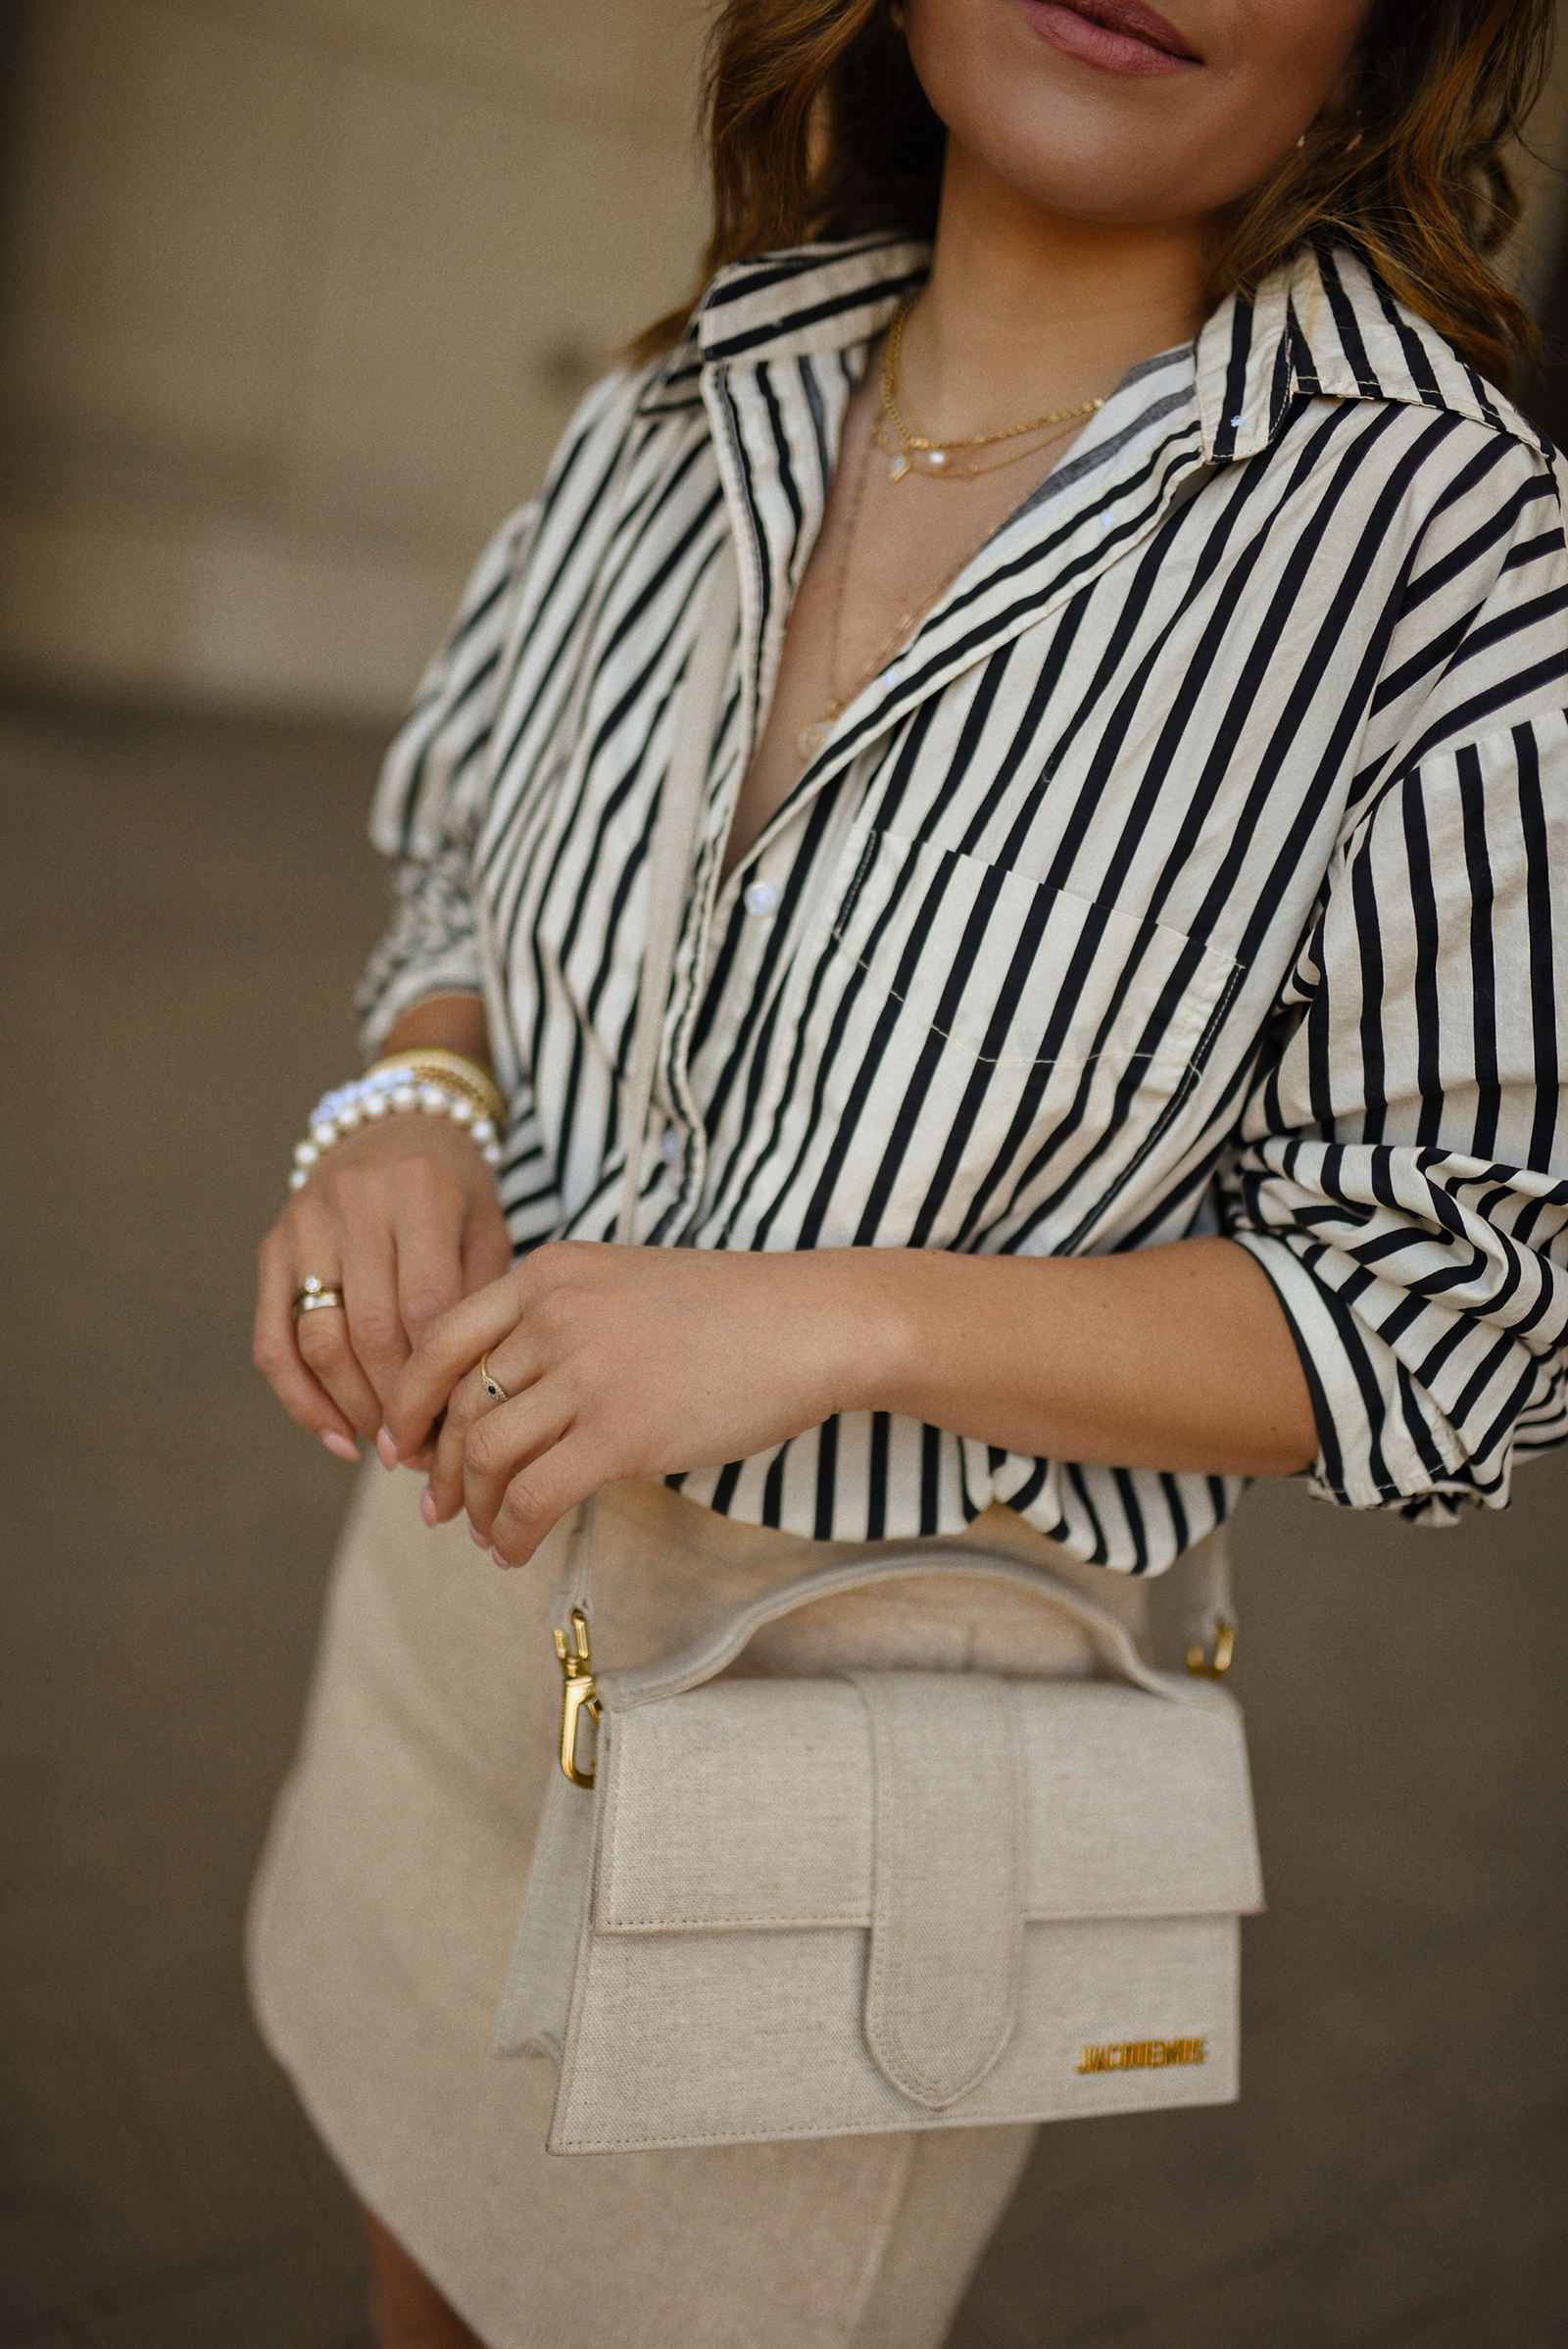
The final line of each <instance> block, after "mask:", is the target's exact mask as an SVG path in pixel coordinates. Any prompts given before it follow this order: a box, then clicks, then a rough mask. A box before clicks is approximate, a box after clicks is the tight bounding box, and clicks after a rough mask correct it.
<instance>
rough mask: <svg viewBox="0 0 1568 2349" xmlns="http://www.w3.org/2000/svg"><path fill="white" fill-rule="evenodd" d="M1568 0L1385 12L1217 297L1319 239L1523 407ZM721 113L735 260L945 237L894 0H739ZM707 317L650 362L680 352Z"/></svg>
mask: <svg viewBox="0 0 1568 2349" xmlns="http://www.w3.org/2000/svg"><path fill="white" fill-rule="evenodd" d="M1555 21H1556V9H1555V6H1554V4H1553V0H1375V5H1374V6H1373V8H1372V10H1371V14H1370V16H1369V18H1368V20H1367V24H1366V27H1365V30H1364V32H1363V34H1362V38H1361V61H1362V64H1361V74H1360V81H1359V85H1358V88H1357V92H1356V97H1357V104H1358V110H1359V111H1358V113H1357V115H1356V117H1355V120H1354V122H1343V121H1342V122H1337V123H1332V124H1331V123H1326V122H1325V123H1323V124H1314V125H1313V127H1312V128H1311V129H1310V130H1308V132H1307V134H1306V138H1305V143H1304V145H1302V146H1300V147H1299V148H1294V149H1293V150H1292V152H1291V153H1290V154H1289V155H1288V156H1287V157H1286V159H1285V161H1284V162H1283V163H1282V164H1281V165H1280V166H1279V167H1278V168H1277V170H1276V171H1274V172H1273V173H1272V174H1271V175H1270V176H1269V178H1268V179H1266V180H1265V181H1264V182H1263V184H1262V185H1261V186H1260V187H1258V188H1256V189H1254V190H1253V192H1252V193H1251V195H1250V196H1248V197H1245V198H1244V199H1243V200H1242V201H1241V203H1240V204H1238V205H1235V206H1233V207H1232V208H1231V209H1230V211H1229V213H1228V214H1227V215H1226V216H1225V217H1224V219H1223V220H1222V221H1221V222H1220V223H1219V224H1218V226H1217V230H1216V243H1215V252H1214V258H1213V269H1212V273H1211V277H1210V294H1211V297H1212V299H1213V300H1214V301H1216V302H1217V301H1218V300H1220V299H1221V297H1222V296H1224V295H1225V294H1227V293H1231V292H1235V291H1241V292H1250V291H1251V289H1252V288H1254V287H1255V286H1256V285H1257V284H1259V283H1260V281H1261V280H1262V279H1263V278H1264V277H1266V276H1267V275H1268V273H1269V271H1270V270H1271V269H1275V268H1276V267H1277V266H1278V265H1279V263H1280V262H1282V261H1283V260H1284V259H1285V258H1286V257H1287V255H1289V254H1290V253H1291V252H1293V251H1294V250H1295V249H1296V247H1297V246H1299V244H1301V243H1302V242H1303V241H1305V240H1307V239H1309V238H1319V239H1326V240H1329V241H1332V242H1335V243H1340V244H1346V245H1349V246H1350V247H1352V248H1353V250H1354V251H1356V252H1357V253H1359V254H1360V255H1361V256H1362V258H1363V259H1364V260H1365V261H1366V262H1368V263H1369V264H1370V266H1371V267H1372V268H1373V269H1375V270H1376V271H1377V273H1378V274H1379V276H1380V277H1382V278H1383V279H1384V281H1385V283H1386V284H1387V285H1389V286H1390V287H1391V288H1392V290H1393V291H1394V293H1396V294H1397V296H1398V298H1399V299H1400V301H1402V302H1404V303H1406V304H1408V306H1409V308H1410V309H1411V310H1413V311H1415V312H1416V313H1418V315H1419V316H1420V317H1422V318H1428V319H1430V320H1431V322H1432V324H1433V325H1434V326H1436V327H1437V328H1438V329H1439V331H1440V332H1441V333H1443V334H1445V335H1446V337H1447V339H1448V341H1449V342H1450V343H1452V345H1453V346H1454V348H1455V350H1456V351H1457V352H1458V353H1459V355H1460V357H1461V358H1462V359H1465V360H1467V361H1468V362H1469V364H1470V365H1471V366H1472V367H1475V368H1477V369H1478V370H1479V372H1480V373H1482V374H1484V375H1486V376H1488V377H1489V378H1490V379H1491V380H1492V381H1493V382H1494V383H1496V384H1499V385H1501V386H1502V387H1503V388H1504V389H1506V388H1507V387H1508V385H1509V383H1510V381H1511V379H1512V374H1513V365H1514V360H1515V358H1516V357H1518V356H1521V355H1527V354H1528V355H1532V356H1533V355H1535V354H1536V352H1537V351H1538V348H1539V338H1538V336H1537V332H1536V328H1535V325H1534V323H1533V321H1532V319H1531V318H1530V315H1529V313H1528V311H1527V310H1526V309H1525V307H1524V305H1523V303H1522V302H1521V301H1520V300H1519V298H1518V296H1517V295H1516V294H1514V293H1513V292H1512V291H1511V290H1510V289H1509V287H1508V286H1507V285H1506V284H1504V282H1503V281H1502V279H1501V278H1500V277H1499V276H1498V275H1497V273H1496V270H1495V269H1494V268H1493V267H1492V261H1491V257H1492V256H1493V255H1494V254H1495V252H1496V250H1497V248H1498V246H1499V245H1501V244H1502V242H1503V241H1504V239H1505V238H1506V237H1507V235H1508V233H1509V231H1510V230H1511V229H1512V228H1513V226H1514V224H1515V222H1516V221H1517V220H1518V218H1519V198H1518V195H1517V193H1516V191H1515V188H1514V184H1513V181H1512V179H1511V177H1510V175H1509V171H1508V167H1507V161H1506V157H1507V152H1508V149H1509V147H1510V146H1511V145H1512V144H1513V143H1514V142H1515V141H1516V140H1517V139H1518V138H1519V136H1520V134H1521V132H1522V129H1523V126H1524V122H1525V119H1526V117H1527V116H1528V114H1529V112H1530V110H1531V108H1532V106H1533V105H1534V104H1535V102H1536V99H1537V97H1538V96H1539V95H1540V92H1541V87H1542V84H1543V82H1544V79H1545V75H1546V71H1547V68H1548V66H1549V64H1550V59H1551V43H1552V32H1553V28H1554V25H1555ZM703 113H704V122H705V125H706V129H707V138H708V152H709V156H710V160H711V173H712V191H713V231H712V236H711V241H710V243H709V246H708V251H707V254H706V257H705V261H704V271H703V282H704V283H706V282H707V280H708V278H709V277H710V276H711V274H712V272H713V271H714V270H715V269H721V268H722V267H723V266H724V265H725V264H726V263H727V262H733V261H744V260H747V259H749V258H750V257H751V256H753V255H755V254H759V253H768V252H773V251H776V250H777V249H778V248H779V247H781V246H787V245H802V244H812V243H816V242H818V241H819V240H822V239H826V238H834V237H854V236H861V235H867V234H871V233H874V232H877V231H894V232H897V233H902V234H905V235H911V236H917V237H930V236H931V235H932V234H933V232H934V230H935V227H936V219H937V205H938V200H939V197H940V194H941V184H942V158H943V150H944V143H945V140H946V135H947V134H946V132H945V130H944V128H943V126H942V123H941V122H940V121H939V120H938V118H937V116H936V114H935V113H934V112H933V110H932V108H931V106H930V104H929V102H928V101H927V99H926V96H925V93H924V91H923V90H922V89H921V87H920V84H919V82H918V80H917V79H916V77H915V73H914V68H913V66H912V65H911V64H910V62H909V52H908V49H907V45H906V42H905V39H904V35H903V33H902V31H901V30H900V29H899V26H898V23H897V19H896V15H895V13H894V6H893V5H892V0H725V5H724V6H723V7H722V8H721V9H720V11H719V13H718V16H717V17H716V19H715V20H714V23H713V25H712V28H711V32H710V35H709V41H708V52H707V62H706V68H705V73H704V77H703ZM690 315H691V313H690V307H689V306H687V307H686V308H683V309H681V310H678V311H672V312H671V313H670V314H669V316H668V317H667V318H661V319H659V321H658V322H657V323H656V324H655V325H653V326H651V327H649V329H648V330H647V332H646V333H645V334H644V335H642V336H641V337H640V338H639V340H638V342H637V343H636V344H634V345H633V355H634V356H635V357H637V358H639V359H649V358H653V357H654V356H656V355H657V354H659V353H661V352H662V351H665V350H667V349H669V347H670V346H671V345H672V344H673V343H674V342H675V341H677V340H678V339H679V336H680V334H681V332H682V330H683V328H684V326H685V324H686V321H687V319H688V318H689V317H690Z"/></svg>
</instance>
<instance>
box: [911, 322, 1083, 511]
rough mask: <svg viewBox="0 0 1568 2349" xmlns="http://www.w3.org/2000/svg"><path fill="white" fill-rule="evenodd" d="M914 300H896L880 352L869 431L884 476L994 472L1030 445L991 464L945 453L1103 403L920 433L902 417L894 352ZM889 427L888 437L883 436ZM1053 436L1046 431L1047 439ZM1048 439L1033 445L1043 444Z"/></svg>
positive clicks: (942, 477)
mask: <svg viewBox="0 0 1568 2349" xmlns="http://www.w3.org/2000/svg"><path fill="white" fill-rule="evenodd" d="M918 300H919V296H918V294H910V295H909V296H908V297H907V300H905V301H904V302H902V303H901V304H900V305H899V308H898V310H897V312H896V313H895V314H894V318H893V323H892V325H891V326H890V327H889V328H888V339H887V343H886V345H885V347H884V349H883V353H882V415H881V417H880V419H879V421H878V424H877V428H876V433H875V435H874V437H875V440H876V444H877V446H878V447H879V448H880V449H881V450H882V452H883V454H884V456H886V457H888V458H889V459H890V461H891V462H890V463H889V465H888V479H889V480H890V481H902V480H903V479H904V476H905V474H906V473H907V472H911V471H913V470H914V469H915V468H916V467H918V468H919V470H920V471H921V472H922V473H924V474H926V475H927V476H928V477H929V478H930V479H931V480H934V481H972V480H973V479H974V478H975V476H976V474H978V473H994V472H996V471H998V470H999V469H1000V466H1001V465H1014V464H1018V463H1021V462H1022V460H1023V459H1024V458H1025V457H1032V456H1034V455H1035V454H1036V449H1035V448H1029V449H1020V450H1019V451H1018V454H1017V456H1016V457H1005V458H1002V459H1000V460H999V461H998V463H997V464H995V465H954V464H953V463H952V461H951V454H952V452H953V451H954V450H955V449H989V448H991V447H993V446H994V444H995V443H996V442H997V441H999V440H1019V439H1021V438H1022V437H1023V435H1024V434H1026V433H1030V432H1044V431H1046V430H1047V428H1048V427H1049V426H1050V425H1053V424H1057V425H1065V424H1075V423H1077V422H1078V420H1079V418H1080V417H1083V416H1094V415H1096V414H1097V413H1098V412H1099V410H1101V409H1102V408H1103V407H1104V405H1105V403H1104V400H1103V398H1102V399H1098V400H1083V401H1080V403H1079V405H1078V406H1077V407H1076V408H1058V409H1055V410H1054V411H1053V413H1052V414H1051V415H1050V416H1031V417H1030V418H1029V420H1028V422H1027V423H1024V424H1009V425H1008V426H1007V427H1006V429H1005V431H1003V432H974V433H971V434H970V435H969V437H968V438H967V439H966V440H934V439H933V438H932V437H931V435H930V434H929V433H926V432H922V431H921V430H920V428H919V424H918V422H917V421H916V419H915V417H914V415H913V413H912V411H911V412H910V413H909V414H908V415H906V414H905V406H904V403H905V401H906V400H907V394H906V393H905V392H904V386H903V383H902V381H901V380H900V375H899V357H900V353H901V352H902V350H903V347H904V327H905V321H906V320H907V318H908V316H909V313H910V311H911V310H913V308H914V305H915V303H916V302H917V301H918ZM890 432H891V434H892V436H893V437H892V439H891V440H889V439H888V437H887V435H888V434H889V433H890ZM1056 437H1058V435H1056V434H1052V436H1051V438H1052V439H1054V438H1056ZM1050 445H1051V441H1050V440H1049V439H1048V440H1043V441H1041V442H1039V443H1038V444H1037V447H1038V448H1040V449H1045V448H1049V447H1050Z"/></svg>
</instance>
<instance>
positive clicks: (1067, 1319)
mask: <svg viewBox="0 0 1568 2349" xmlns="http://www.w3.org/2000/svg"><path fill="white" fill-rule="evenodd" d="M826 1269H827V1265H826V1263H824V1270H826ZM829 1278H830V1280H831V1281H832V1282H833V1284H834V1285H835V1286H836V1287H838V1289H839V1290H840V1294H841V1297H842V1304H843V1312H844V1319H843V1323H842V1325H841V1327H842V1333H843V1337H844V1340H845V1343H846V1348H847V1357H846V1359H847V1378H846V1389H847V1393H848V1395H849V1396H850V1397H851V1399H850V1406H849V1407H851V1408H859V1409H867V1410H884V1411H895V1412H899V1413H902V1414H905V1415H907V1417H909V1418H912V1419H918V1420H923V1421H925V1422H926V1423H927V1424H928V1425H930V1426H932V1427H942V1428H950V1429H952V1430H954V1431H955V1432H956V1433H957V1434H958V1435H963V1436H972V1437H974V1438H976V1439H978V1440H979V1441H980V1442H982V1443H986V1444H997V1445H1000V1446H1003V1447H1005V1449H1006V1450H1008V1451H1015V1452H1023V1453H1025V1454H1027V1455H1029V1456H1030V1457H1039V1458H1046V1459H1058V1460H1081V1461H1085V1462H1100V1463H1103V1464H1105V1465H1108V1466H1112V1467H1118V1468H1159V1469H1197V1470H1200V1471H1202V1472H1205V1473H1208V1474H1210V1475H1218V1474H1224V1475H1241V1476H1287V1475H1291V1474H1294V1473H1295V1471H1297V1470H1298V1469H1300V1468H1304V1467H1305V1466H1306V1465H1307V1464H1308V1463H1309V1462H1310V1461H1311V1460H1312V1458H1313V1457H1314V1456H1315V1454H1316V1451H1317V1434H1316V1428H1315V1425H1314V1421H1313V1415H1312V1405H1311V1398H1310V1395H1309V1394H1308V1391H1307V1385H1306V1380H1305V1377H1304V1375H1303V1373H1302V1370H1301V1364H1300V1359H1299V1354H1298V1352H1297V1348H1296V1344H1295V1341H1294V1340H1293V1338H1292V1336H1291V1332H1290V1327H1289V1324H1288V1323H1287V1321H1286V1319H1285V1315H1284V1313H1283V1311H1282V1310H1281V1308H1280V1304H1279V1301H1278V1299H1277V1298H1276V1297H1275V1295H1274V1291H1273V1289H1272V1287H1271V1286H1270V1284H1269V1282H1268V1279H1267V1277H1266V1276H1265V1275H1264V1273H1263V1272H1262V1270H1261V1269H1260V1268H1259V1266H1258V1265H1257V1264H1256V1262H1255V1261H1254V1260H1253V1258H1252V1257H1251V1256H1250V1255H1249V1254H1248V1252H1247V1250H1246V1249H1245V1248H1239V1247H1238V1246H1237V1245H1236V1243H1235V1242H1234V1241H1230V1240H1183V1241H1177V1242H1175V1243H1174V1244H1172V1245H1170V1246H1168V1247H1162V1248H1140V1249H1135V1250H1131V1251H1129V1252H1128V1253H1126V1254H1124V1255H1113V1256H1047V1257H1039V1256H966V1255H953V1254H950V1253H949V1252H947V1251H946V1250H945V1249H930V1250H922V1249H912V1248H897V1249H894V1248H890V1249H878V1248H855V1249H847V1250H844V1251H842V1252H840V1253H839V1254H838V1262H837V1265H836V1267H834V1268H833V1270H832V1271H830V1272H829Z"/></svg>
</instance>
